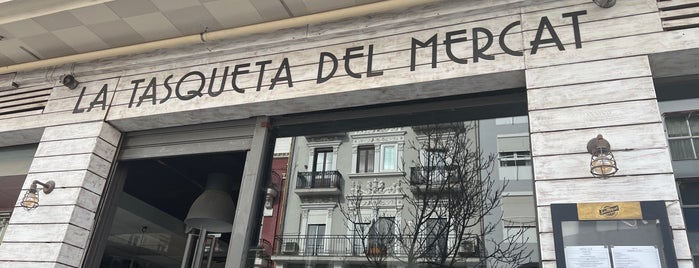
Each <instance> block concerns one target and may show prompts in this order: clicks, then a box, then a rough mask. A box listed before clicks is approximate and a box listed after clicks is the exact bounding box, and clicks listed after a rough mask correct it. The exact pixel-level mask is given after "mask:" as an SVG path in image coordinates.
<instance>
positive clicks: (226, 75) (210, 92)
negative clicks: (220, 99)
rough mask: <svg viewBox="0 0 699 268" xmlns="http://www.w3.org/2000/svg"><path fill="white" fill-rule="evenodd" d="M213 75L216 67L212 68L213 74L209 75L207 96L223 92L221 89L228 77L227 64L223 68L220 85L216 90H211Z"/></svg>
mask: <svg viewBox="0 0 699 268" xmlns="http://www.w3.org/2000/svg"><path fill="white" fill-rule="evenodd" d="M214 77H216V68H214V71H213V74H212V75H211V84H209V96H211V97H216V96H218V95H221V93H223V89H224V88H225V87H226V80H227V78H228V66H226V68H225V69H223V76H222V77H221V86H220V87H219V89H218V91H213V90H212V87H213V85H214Z"/></svg>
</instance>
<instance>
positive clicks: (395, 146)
mask: <svg viewBox="0 0 699 268" xmlns="http://www.w3.org/2000/svg"><path fill="white" fill-rule="evenodd" d="M390 147H393V153H394V155H393V159H394V161H393V163H392V164H393V168H391V169H387V168H385V164H386V162H385V161H384V160H385V157H386V148H390ZM380 158H381V159H380V160H379V164H380V169H379V171H380V172H392V171H398V144H395V143H392V144H381V156H380Z"/></svg>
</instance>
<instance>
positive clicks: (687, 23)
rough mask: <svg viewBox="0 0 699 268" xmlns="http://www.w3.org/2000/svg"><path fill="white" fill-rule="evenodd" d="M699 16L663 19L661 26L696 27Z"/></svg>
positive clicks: (672, 27)
mask: <svg viewBox="0 0 699 268" xmlns="http://www.w3.org/2000/svg"><path fill="white" fill-rule="evenodd" d="M698 26H699V17H691V18H682V19H674V20H666V21H663V28H665V29H668V30H672V29H678V28H686V27H698Z"/></svg>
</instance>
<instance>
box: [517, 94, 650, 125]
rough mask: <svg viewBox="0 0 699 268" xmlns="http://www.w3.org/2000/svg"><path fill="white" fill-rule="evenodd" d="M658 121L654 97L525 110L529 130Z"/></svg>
mask: <svg viewBox="0 0 699 268" xmlns="http://www.w3.org/2000/svg"><path fill="white" fill-rule="evenodd" d="M658 122H661V119H660V111H659V110H658V103H657V101H655V99H653V100H640V101H629V102H619V103H609V104H598V105H591V106H577V107H570V108H558V109H549V110H537V111H531V112H529V123H530V125H531V127H530V129H531V132H532V133H536V132H545V131H546V132H547V131H561V130H569V129H585V128H601V127H608V126H619V125H634V124H647V123H658Z"/></svg>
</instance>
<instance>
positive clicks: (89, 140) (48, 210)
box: [0, 122, 121, 268]
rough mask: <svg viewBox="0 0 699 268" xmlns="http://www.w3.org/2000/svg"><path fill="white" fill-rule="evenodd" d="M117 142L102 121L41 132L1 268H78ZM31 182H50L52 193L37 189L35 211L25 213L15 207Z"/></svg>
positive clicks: (0, 257)
mask: <svg viewBox="0 0 699 268" xmlns="http://www.w3.org/2000/svg"><path fill="white" fill-rule="evenodd" d="M120 139H121V133H120V132H119V131H117V130H116V129H115V128H113V127H112V126H110V125H109V124H107V123H105V122H91V123H80V124H70V125H63V126H54V127H47V128H46V129H45V130H44V133H43V135H42V137H41V141H40V143H39V147H38V148H37V151H36V154H35V156H34V160H33V161H32V164H31V167H30V168H29V173H28V175H27V179H26V181H25V183H24V186H23V187H22V188H23V190H22V193H21V194H20V196H19V199H18V201H17V206H16V207H15V209H14V211H13V213H12V218H11V219H10V224H9V226H8V228H7V232H6V233H5V238H4V241H3V243H2V245H1V246H0V267H13V268H19V267H33V268H41V267H80V265H81V263H82V260H83V257H84V253H85V249H86V246H87V244H88V243H87V242H88V241H87V240H88V238H89V236H90V232H91V231H92V229H93V225H94V222H95V211H96V210H97V206H98V205H99V201H100V197H101V195H102V191H103V189H104V185H105V182H106V179H107V177H108V176H109V173H110V170H111V167H112V163H113V162H114V159H115V154H116V147H117V146H118V144H119V140H120ZM34 180H38V181H40V182H46V181H49V180H53V181H54V182H55V183H56V188H55V189H54V190H53V192H52V193H50V194H44V193H43V192H42V191H41V190H40V191H39V207H37V208H36V209H33V210H30V211H27V210H25V209H24V208H22V207H20V206H19V203H20V202H21V200H22V198H23V197H24V194H25V193H26V191H27V189H29V186H30V184H31V183H32V182H33V181H34ZM6 261H11V263H10V262H6Z"/></svg>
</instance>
